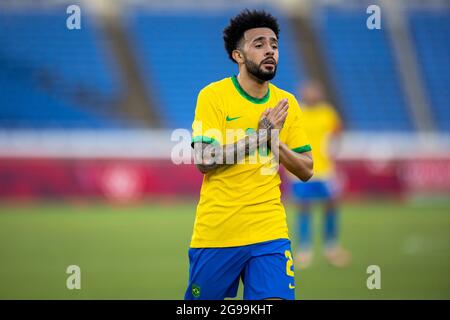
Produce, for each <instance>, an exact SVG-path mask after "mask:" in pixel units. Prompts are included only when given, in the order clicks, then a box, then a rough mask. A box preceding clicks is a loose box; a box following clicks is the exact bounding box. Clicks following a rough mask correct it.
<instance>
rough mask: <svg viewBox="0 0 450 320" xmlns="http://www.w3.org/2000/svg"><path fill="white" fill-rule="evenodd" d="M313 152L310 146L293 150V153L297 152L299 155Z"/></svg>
mask: <svg viewBox="0 0 450 320" xmlns="http://www.w3.org/2000/svg"><path fill="white" fill-rule="evenodd" d="M311 150H312V149H311V146H310V145H309V144H306V145H304V146H301V147H298V148H294V149H292V151H294V152H297V153H302V152H307V151H311Z"/></svg>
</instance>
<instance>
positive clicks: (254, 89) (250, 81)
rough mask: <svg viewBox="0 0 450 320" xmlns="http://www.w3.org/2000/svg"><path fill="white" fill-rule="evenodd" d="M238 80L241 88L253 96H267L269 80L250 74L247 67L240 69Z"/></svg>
mask: <svg viewBox="0 0 450 320" xmlns="http://www.w3.org/2000/svg"><path fill="white" fill-rule="evenodd" d="M237 80H238V82H239V85H240V86H241V88H242V89H244V91H245V92H247V93H248V94H249V95H250V96H252V97H253V98H257V99H261V98H264V97H265V96H266V94H267V90H268V88H269V81H261V80H259V79H257V78H255V77H254V76H252V75H251V74H249V73H248V72H247V71H246V70H245V69H243V70H240V71H239V74H238V75H237Z"/></svg>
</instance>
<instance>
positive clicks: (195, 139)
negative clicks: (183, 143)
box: [191, 136, 219, 148]
mask: <svg viewBox="0 0 450 320" xmlns="http://www.w3.org/2000/svg"><path fill="white" fill-rule="evenodd" d="M196 142H203V143H215V144H219V141H217V140H216V139H214V138H210V137H205V136H196V137H193V138H192V143H191V147H192V148H193V147H194V143H196Z"/></svg>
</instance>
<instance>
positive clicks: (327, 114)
mask: <svg viewBox="0 0 450 320" xmlns="http://www.w3.org/2000/svg"><path fill="white" fill-rule="evenodd" d="M301 99H302V102H303V104H302V107H303V109H302V110H303V123H304V129H305V131H306V134H307V136H308V138H309V139H310V142H311V147H312V154H313V157H314V178H313V179H311V180H310V181H308V182H307V183H302V182H299V181H298V179H296V177H293V182H292V193H293V195H294V199H295V200H296V202H297V203H298V205H299V215H298V246H297V252H296V254H295V265H296V267H298V268H307V267H308V266H309V265H310V264H311V262H312V259H313V250H312V247H311V244H312V241H311V237H312V234H311V204H312V202H320V203H322V204H323V205H324V207H325V217H324V224H323V226H324V230H323V235H324V244H325V251H324V253H325V258H326V259H327V260H328V261H329V262H330V263H331V264H332V265H334V266H337V267H344V266H346V265H347V264H348V263H349V259H350V255H349V253H348V252H347V250H345V249H344V248H342V247H341V246H339V245H338V242H337V236H338V221H337V219H338V201H337V197H336V187H335V183H334V181H335V179H334V178H335V169H334V164H333V161H332V159H331V157H330V150H329V146H330V143H331V139H333V138H334V137H336V136H337V135H338V134H339V133H340V132H341V130H342V124H341V120H340V118H339V116H338V114H337V112H336V111H335V110H334V108H333V107H332V106H331V105H330V104H329V103H327V102H326V101H325V100H324V98H323V93H322V88H321V86H320V84H319V83H317V82H314V81H312V82H310V83H308V84H307V85H306V86H305V87H304V90H303V94H302V95H301ZM291 177H292V176H291Z"/></svg>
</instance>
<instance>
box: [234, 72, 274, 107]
mask: <svg viewBox="0 0 450 320" xmlns="http://www.w3.org/2000/svg"><path fill="white" fill-rule="evenodd" d="M231 81H233V84H234V87H235V88H236V90H237V91H238V92H239V94H240V95H241V96H242V97H244V98H245V99H247V100H248V101H250V102H253V103H257V104H261V103H266V102H267V101H268V100H269V97H270V87H268V88H267V93H266V95H265V96H264V97H262V98H260V99H258V98H254V97H252V96H251V95H249V94H248V93H247V92H245V90H244V89H243V88H242V87H241V85H240V84H239V81H238V80H237V78H236V76H232V77H231Z"/></svg>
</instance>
